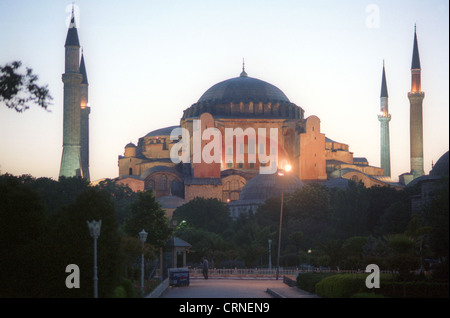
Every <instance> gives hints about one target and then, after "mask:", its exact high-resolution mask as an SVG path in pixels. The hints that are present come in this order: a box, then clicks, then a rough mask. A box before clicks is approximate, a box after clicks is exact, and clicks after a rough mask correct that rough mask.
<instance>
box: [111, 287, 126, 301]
mask: <svg viewBox="0 0 450 318" xmlns="http://www.w3.org/2000/svg"><path fill="white" fill-rule="evenodd" d="M113 297H114V298H126V297H127V292H126V291H125V288H123V286H117V287H116V288H114V292H113Z"/></svg>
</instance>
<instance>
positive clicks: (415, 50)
mask: <svg viewBox="0 0 450 318" xmlns="http://www.w3.org/2000/svg"><path fill="white" fill-rule="evenodd" d="M411 69H412V70H420V58H419V45H418V44H417V32H416V26H415V25H414V47H413V56H412V62H411Z"/></svg>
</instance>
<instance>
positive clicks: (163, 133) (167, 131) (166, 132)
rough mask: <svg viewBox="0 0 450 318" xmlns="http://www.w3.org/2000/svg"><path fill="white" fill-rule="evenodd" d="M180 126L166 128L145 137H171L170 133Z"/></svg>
mask: <svg viewBox="0 0 450 318" xmlns="http://www.w3.org/2000/svg"><path fill="white" fill-rule="evenodd" d="M179 127H180V126H169V127H164V128H159V129H156V130H153V131H151V132H149V133H148V134H147V135H145V137H157V136H170V133H171V132H172V130H174V129H175V128H179Z"/></svg>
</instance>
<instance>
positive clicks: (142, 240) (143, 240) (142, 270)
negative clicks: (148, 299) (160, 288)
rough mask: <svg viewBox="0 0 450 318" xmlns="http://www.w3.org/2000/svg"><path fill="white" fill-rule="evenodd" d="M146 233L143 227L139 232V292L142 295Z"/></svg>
mask: <svg viewBox="0 0 450 318" xmlns="http://www.w3.org/2000/svg"><path fill="white" fill-rule="evenodd" d="M147 235H148V233H147V232H145V230H144V229H143V230H142V231H141V232H139V239H140V240H141V242H142V255H141V256H142V257H141V294H142V295H144V243H145V241H146V240H147Z"/></svg>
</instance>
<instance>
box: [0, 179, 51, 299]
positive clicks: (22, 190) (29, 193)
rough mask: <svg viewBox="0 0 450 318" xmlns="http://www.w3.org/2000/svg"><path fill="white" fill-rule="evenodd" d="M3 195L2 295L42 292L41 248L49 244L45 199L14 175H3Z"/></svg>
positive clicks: (0, 216)
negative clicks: (46, 236) (44, 241)
mask: <svg viewBox="0 0 450 318" xmlns="http://www.w3.org/2000/svg"><path fill="white" fill-rule="evenodd" d="M0 198H1V200H0V228H1V229H0V272H1V275H0V286H1V288H0V297H39V296H42V290H41V289H42V288H43V284H42V281H41V280H40V279H41V278H42V276H43V275H44V274H45V260H44V259H43V257H42V254H41V251H43V250H45V247H46V245H45V244H43V239H44V235H45V233H46V226H45V221H46V220H45V209H44V204H43V202H42V199H41V198H40V197H39V195H38V193H37V192H36V191H35V190H34V189H33V188H32V187H30V186H29V185H28V184H24V183H23V182H21V180H20V178H17V177H14V176H11V175H3V176H0Z"/></svg>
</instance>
